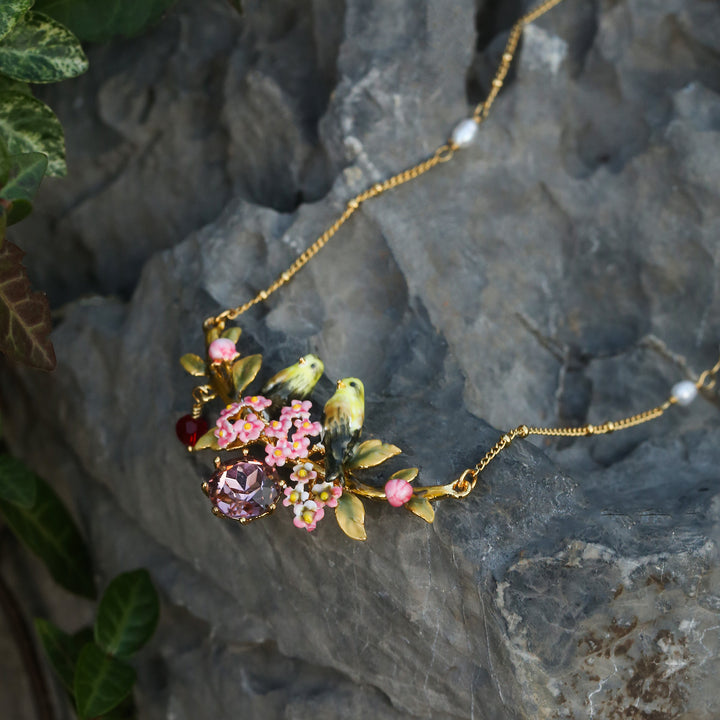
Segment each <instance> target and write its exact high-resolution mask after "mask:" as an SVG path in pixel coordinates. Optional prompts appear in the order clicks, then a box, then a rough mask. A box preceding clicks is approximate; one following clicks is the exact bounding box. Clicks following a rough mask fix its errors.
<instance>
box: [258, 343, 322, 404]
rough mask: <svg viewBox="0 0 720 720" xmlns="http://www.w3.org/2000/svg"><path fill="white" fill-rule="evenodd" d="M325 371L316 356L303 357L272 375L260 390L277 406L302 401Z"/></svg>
mask: <svg viewBox="0 0 720 720" xmlns="http://www.w3.org/2000/svg"><path fill="white" fill-rule="evenodd" d="M324 370H325V366H324V365H323V362H322V360H321V359H320V358H319V357H318V356H317V355H312V354H310V355H304V356H303V357H301V358H300V359H299V360H298V361H297V362H296V363H295V364H294V365H291V366H290V367H287V368H285V369H284V370H281V371H280V372H279V373H277V374H275V375H273V376H272V377H271V378H270V379H269V380H268V381H267V382H266V383H265V385H264V387H263V389H262V390H261V392H262V394H263V395H264V396H265V397H269V398H272V400H273V402H274V403H276V404H277V405H282V404H283V403H284V402H286V401H287V400H289V399H293V400H302V399H303V398H306V397H307V396H308V395H309V394H310V393H311V392H312V390H313V388H314V387H315V385H316V384H317V381H318V380H319V379H320V377H321V376H322V374H323V372H324Z"/></svg>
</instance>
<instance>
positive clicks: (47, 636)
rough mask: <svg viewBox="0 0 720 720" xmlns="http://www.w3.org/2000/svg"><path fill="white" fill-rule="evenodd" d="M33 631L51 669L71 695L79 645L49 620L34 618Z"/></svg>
mask: <svg viewBox="0 0 720 720" xmlns="http://www.w3.org/2000/svg"><path fill="white" fill-rule="evenodd" d="M35 631H36V632H37V634H38V637H39V638H40V642H41V644H42V646H43V650H44V651H45V655H46V656H47V658H48V660H49V661H50V665H51V666H52V669H53V670H54V671H55V674H56V675H57V676H58V677H59V678H60V681H61V682H62V684H63V685H64V686H65V688H66V689H67V691H68V692H70V693H72V692H73V678H74V676H75V663H77V659H78V657H79V655H80V648H81V645H80V643H78V642H77V641H76V639H75V638H74V637H73V636H72V635H68V634H67V633H65V632H63V631H62V630H60V628H58V627H55V625H53V624H52V623H51V622H50V621H49V620H43V619H41V618H36V619H35Z"/></svg>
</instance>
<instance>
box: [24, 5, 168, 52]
mask: <svg viewBox="0 0 720 720" xmlns="http://www.w3.org/2000/svg"><path fill="white" fill-rule="evenodd" d="M174 1H175V0H36V2H35V9H36V10H42V11H43V12H45V13H47V14H48V15H52V17H54V18H55V19H56V20H59V21H60V22H61V23H63V25H66V26H67V27H69V28H70V29H71V30H72V31H73V32H74V33H75V34H76V35H77V36H78V37H79V38H80V39H81V40H87V41H89V42H107V41H108V40H110V39H111V38H113V37H116V36H118V35H123V36H125V37H132V36H133V35H138V34H139V33H141V32H142V31H143V30H145V28H147V27H148V26H149V25H152V24H153V23H155V22H156V21H157V20H159V19H160V17H161V15H162V14H163V12H165V10H167V8H169V7H170V5H172V4H173V2H174Z"/></svg>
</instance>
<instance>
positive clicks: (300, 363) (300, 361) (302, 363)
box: [298, 357, 305, 365]
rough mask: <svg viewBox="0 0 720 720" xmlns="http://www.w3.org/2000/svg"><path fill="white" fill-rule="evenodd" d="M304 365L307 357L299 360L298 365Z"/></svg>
mask: <svg viewBox="0 0 720 720" xmlns="http://www.w3.org/2000/svg"><path fill="white" fill-rule="evenodd" d="M304 364H305V357H301V358H300V359H299V360H298V365H304Z"/></svg>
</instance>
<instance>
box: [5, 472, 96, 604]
mask: <svg viewBox="0 0 720 720" xmlns="http://www.w3.org/2000/svg"><path fill="white" fill-rule="evenodd" d="M35 483H36V497H35V503H34V505H33V506H32V507H31V508H28V509H25V508H22V507H19V506H17V505H14V504H12V503H9V502H7V501H5V500H0V515H2V517H3V518H4V519H5V522H6V523H7V525H8V526H9V528H10V529H11V530H12V531H13V533H15V535H16V536H17V537H18V538H19V539H20V541H21V542H22V543H23V544H24V545H25V546H26V547H27V548H28V549H30V550H31V551H32V552H34V553H35V554H36V555H37V556H38V557H39V558H40V559H41V560H42V561H43V562H44V563H45V565H46V566H47V569H48V570H49V571H50V574H51V575H52V576H53V578H54V579H55V581H56V582H57V583H58V584H59V585H62V586H63V587H64V588H65V589H67V590H70V592H74V593H76V594H78V595H83V596H84V597H89V598H94V597H95V584H94V582H93V577H92V566H91V564H90V554H89V552H88V549H87V547H86V546H85V542H84V541H83V539H82V536H81V535H80V532H79V531H78V529H77V526H76V525H75V522H74V521H73V519H72V517H71V516H70V513H68V511H67V510H66V509H65V506H64V505H63V504H62V501H61V500H60V498H59V497H58V496H57V495H56V494H55V492H54V491H53V490H52V489H51V488H50V486H49V485H48V484H47V483H46V482H45V481H44V480H42V479H41V478H39V477H36V478H35Z"/></svg>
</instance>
